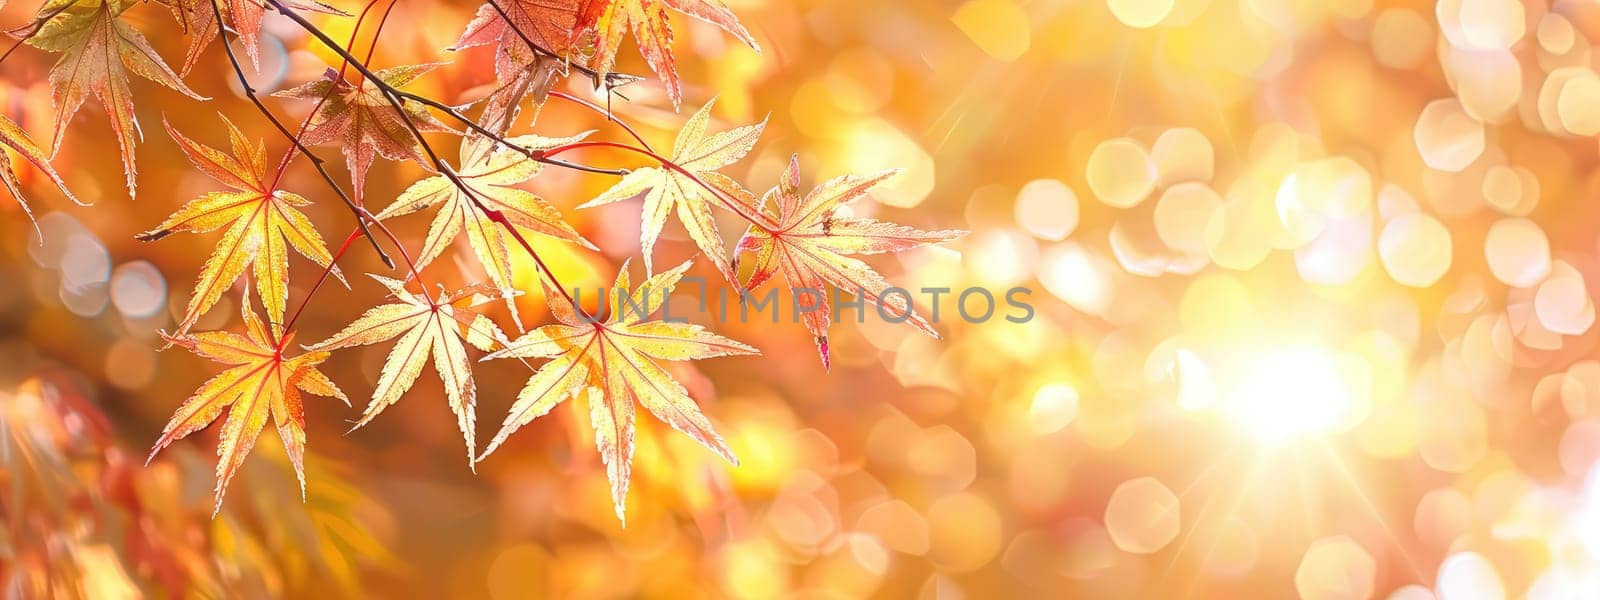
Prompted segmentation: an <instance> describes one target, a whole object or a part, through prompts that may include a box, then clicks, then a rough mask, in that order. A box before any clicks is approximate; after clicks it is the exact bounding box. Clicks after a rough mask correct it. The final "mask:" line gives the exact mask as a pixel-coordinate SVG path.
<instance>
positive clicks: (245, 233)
mask: <svg viewBox="0 0 1600 600" xmlns="http://www.w3.org/2000/svg"><path fill="white" fill-rule="evenodd" d="M223 121H224V122H226V123H227V124H228V131H229V142H230V144H231V146H232V150H233V155H232V156H229V155H227V154H223V153H222V152H220V151H218V150H216V149H214V148H210V147H207V146H204V145H201V144H198V143H196V142H194V141H193V140H190V139H189V138H186V137H184V136H183V134H181V133H178V130H177V129H174V128H173V127H172V124H171V123H166V122H163V123H164V124H165V125H166V127H167V133H168V134H170V135H171V136H172V139H173V140H176V141H177V142H178V148H179V149H181V150H183V153H184V154H185V155H187V156H188V157H189V162H191V163H194V166H195V167H196V168H198V169H200V171H201V172H204V173H205V174H206V175H210V176H211V178H212V179H215V180H217V181H218V182H221V183H222V184H223V185H226V186H228V187H230V188H233V190H234V191H226V192H209V193H207V194H205V195H203V196H200V197H199V198H196V199H194V200H191V201H190V202H189V203H188V204H185V205H184V206H183V208H180V209H178V211H177V212H175V213H172V215H171V216H169V217H167V219H166V220H165V221H162V223H161V225H159V226H157V227H156V228H155V229H152V230H150V231H146V232H144V233H141V234H139V235H137V236H135V237H136V238H138V239H140V240H143V241H146V242H150V241H155V240H159V239H161V238H164V237H166V236H168V235H171V234H172V233H174V232H178V231H188V232H194V233H201V232H206V231H213V230H216V229H221V228H223V227H227V231H225V232H224V233H223V234H222V240H221V241H220V242H219V243H218V244H217V249H216V250H214V251H212V253H211V257H210V258H208V259H206V264H205V267H204V268H202V269H201V270H200V278H199V280H198V281H197V282H195V289H194V295H193V296H191V297H190V298H189V306H188V308H186V309H185V310H184V316H183V322H182V323H181V324H179V325H178V333H180V334H181V333H183V332H186V331H188V330H189V328H190V327H193V326H194V323H195V321H197V320H199V319H200V316H201V315H203V314H205V312H206V311H207V310H210V309H211V306H212V305H214V304H216V303H217V299H218V298H221V297H222V293H223V292H224V291H226V290H227V289H228V287H230V286H232V285H233V282H234V281H236V280H237V279H238V278H239V276H240V275H242V274H244V270H245V267H247V266H251V265H254V266H255V279H256V288H257V289H258V290H259V294H260V296H261V304H262V305H263V306H264V307H266V310H267V319H269V320H270V321H271V322H273V323H281V322H282V321H283V312H284V305H285V304H286V303H287V302H288V298H289V253H288V248H290V247H293V248H294V249H295V251H296V252H299V253H300V254H301V255H302V256H305V257H306V258H309V259H311V260H312V261H313V262H315V263H317V264H318V265H320V266H322V267H325V268H326V267H328V266H329V264H330V263H331V262H332V261H333V257H332V256H331V255H330V254H328V247H327V245H326V244H324V243H323V241H322V236H321V235H320V234H318V233H317V229H316V227H315V226H313V225H312V224H311V220H310V219H308V218H306V216H305V214H304V213H301V212H300V210H299V209H298V208H297V207H301V206H306V205H308V204H310V203H311V201H310V200H306V199H305V198H302V197H300V196H299V195H298V194H294V193H290V192H287V191H284V190H280V189H277V181H276V180H275V179H273V180H270V181H269V178H268V177H267V173H266V164H265V149H264V148H263V147H262V146H261V144H259V143H257V144H254V145H252V144H250V143H249V142H248V141H246V140H245V138H244V134H243V133H242V132H240V131H239V128H237V127H234V125H233V122H231V121H228V120H227V118H223ZM332 269H333V274H334V276H335V277H338V278H339V279H340V280H341V281H343V279H344V276H343V275H342V274H340V272H339V269H338V267H332Z"/></svg>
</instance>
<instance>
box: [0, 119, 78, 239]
mask: <svg viewBox="0 0 1600 600" xmlns="http://www.w3.org/2000/svg"><path fill="white" fill-rule="evenodd" d="M0 144H4V145H5V146H7V147H10V148H11V149H12V150H15V151H16V152H17V155H18V156H21V157H22V160H26V161H28V162H29V163H31V164H33V166H34V167H35V168H37V169H39V171H40V172H43V173H44V174H45V176H46V177H49V178H50V181H51V183H54V184H56V187H57V188H60V189H61V193H62V194H65V195H66V196H67V199H69V200H71V201H73V202H76V203H78V204H79V205H83V206H88V204H87V203H85V202H84V201H82V200H79V199H78V197H77V196H74V195H72V190H69V189H67V182H65V181H62V179H61V174H60V173H56V169H55V167H52V166H50V158H49V157H47V156H45V154H44V150H42V149H40V148H39V145H38V144H35V143H33V138H31V137H28V132H26V131H23V130H22V128H21V127H18V126H17V124H16V122H14V121H12V120H11V119H8V118H6V116H5V115H0ZM0 183H3V184H5V186H6V189H7V190H10V191H11V197H13V198H16V199H17V205H18V206H21V207H22V212H24V213H27V215H28V220H30V221H31V220H33V210H32V209H30V208H28V200H27V198H24V197H23V196H22V184H21V182H19V181H17V174H16V173H13V172H12V171H11V157H10V156H8V155H7V154H6V152H5V150H0Z"/></svg>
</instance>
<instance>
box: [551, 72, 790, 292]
mask: <svg viewBox="0 0 1600 600" xmlns="http://www.w3.org/2000/svg"><path fill="white" fill-rule="evenodd" d="M714 104H716V100H714V99H713V100H712V101H711V102H708V103H706V105H705V106H703V107H701V108H700V110H699V111H697V112H695V113H694V115H693V116H691V117H689V120H688V121H685V122H684V124H683V129H682V130H680V131H679V132H678V137H677V139H676V140H675V141H674V143H673V145H672V162H673V163H674V164H676V165H678V166H679V167H681V168H682V169H683V170H684V171H687V172H688V173H692V174H693V175H694V177H698V178H700V180H701V181H704V182H706V183H708V184H710V185H712V186H714V187H717V188H719V189H720V188H727V187H731V186H732V185H733V183H732V180H731V179H729V178H728V177H727V176H725V175H722V174H721V173H717V172H716V171H717V169H721V168H723V167H726V166H728V165H730V164H733V163H734V162H737V161H738V160H739V159H742V158H744V156H745V155H746V154H749V153H750V150H751V149H752V148H754V147H755V145H756V140H757V139H759V138H760V137H761V132H762V131H763V130H764V129H766V125H767V122H766V121H765V120H763V121H762V122H760V123H757V124H754V125H746V126H743V127H736V128H734V129H730V130H728V131H724V132H721V133H716V134H711V135H707V134H706V125H707V123H708V122H709V121H710V119H711V107H712V106H713V105H714ZM641 193H643V194H645V196H644V208H643V213H644V216H643V217H642V218H641V223H640V227H639V247H640V252H641V253H642V254H643V255H644V266H645V271H646V272H654V268H653V265H652V264H651V254H652V253H653V251H654V249H655V245H656V240H657V239H658V238H660V237H661V228H662V227H663V226H665V225H666V223H667V214H668V213H670V212H673V210H674V209H676V211H677V213H678V220H679V221H682V222H683V227H684V229H686V230H688V232H689V238H690V239H693V240H694V243H695V245H696V246H698V247H699V248H700V250H701V251H702V252H704V253H705V255H706V258H709V259H711V264H712V265H713V266H715V267H716V268H717V271H719V272H721V273H722V276H723V277H724V278H726V279H727V280H728V281H730V282H732V281H734V277H733V269H732V267H731V265H730V264H729V262H728V257H727V256H726V254H727V250H726V249H725V248H723V245H722V236H721V234H719V233H717V222H716V219H715V218H713V217H712V214H711V200H712V199H713V197H712V196H711V195H710V194H711V192H709V191H707V190H706V189H705V188H704V187H702V186H701V185H700V183H697V182H696V181H695V180H694V179H692V178H691V177H690V176H689V175H688V174H685V173H683V172H680V171H678V170H676V169H671V168H668V167H664V166H663V167H647V168H642V169H638V170H635V171H633V172H631V173H629V174H628V175H627V176H625V177H623V178H622V181H618V182H617V184H616V185H614V186H611V189H608V190H606V191H605V192H604V193H602V194H600V196H599V197H597V198H595V199H593V200H590V201H588V202H585V203H583V204H582V205H580V206H578V208H580V209H583V208H589V207H592V206H600V205H602V204H610V203H612V202H617V201H620V200H627V199H629V198H632V197H634V196H638V195H639V194H641Z"/></svg>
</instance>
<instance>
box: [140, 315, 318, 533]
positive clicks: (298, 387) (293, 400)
mask: <svg viewBox="0 0 1600 600" xmlns="http://www.w3.org/2000/svg"><path fill="white" fill-rule="evenodd" d="M240 314H241V315H242V316H243V319H244V325H245V334H244V335H239V334H237V333H232V332H226V331H207V332H202V333H196V334H180V335H175V336H168V337H167V341H169V342H172V343H173V344H174V345H178V346H182V347H184V348H187V349H189V351H190V352H194V353H195V354H198V355H200V356H202V357H205V358H207V359H210V360H214V361H217V362H220V363H223V364H226V365H230V368H229V369H228V370H226V371H223V372H222V373H219V374H218V375H217V376H216V377H212V378H211V379H210V380H209V381H206V382H205V383H204V384H201V386H200V389H198V390H195V393H194V395H192V396H190V397H189V399H188V400H186V401H184V403H183V405H182V406H179V407H178V410H177V412H176V413H173V415H172V420H171V421H169V422H167V426H166V428H165V429H163V430H162V432H161V438H160V439H158V440H156V445H155V448H153V449H151V451H150V457H151V458H154V457H155V455H156V453H158V452H160V451H161V449H162V448H166V447H167V446H168V445H170V444H172V442H174V441H177V440H179V439H182V438H184V437H186V436H188V435H189V434H191V433H194V432H196V431H199V430H201V429H205V428H206V426H208V425H210V424H211V423H212V422H213V421H216V420H217V418H218V417H220V416H222V413H223V411H227V412H228V419H227V421H225V422H224V423H223V424H222V433H221V435H220V436H219V440H218V443H217V457H218V461H217V489H216V508H215V510H219V511H220V510H221V509H222V497H223V496H224V495H225V494H226V493H227V491H228V482H229V481H231V480H232V479H233V475H234V473H235V472H237V471H238V469H239V465H241V464H243V463H244V458H245V456H246V455H248V454H249V453H250V449H251V448H253V447H255V443H256V437H257V436H259V435H260V434H261V430H262V429H263V428H265V427H266V424H267V420H268V418H269V417H270V418H271V420H272V422H273V423H274V424H275V426H276V427H277V429H278V435H279V437H281V438H282V439H283V446H284V448H285V449H286V450H287V451H288V454H289V460H290V462H291V463H292V464H293V465H294V470H295V475H296V477H297V478H299V480H300V493H301V496H302V497H303V496H304V495H305V485H306V480H305V471H304V467H303V460H304V456H305V443H306V431H305V407H304V406H303V405H302V404H301V398H300V393H301V392H310V393H313V394H318V395H326V396H331V397H334V398H338V399H340V400H344V401H345V403H346V404H349V402H350V400H349V399H348V398H346V397H345V395H344V393H343V392H341V391H339V388H338V387H337V386H334V385H333V382H332V381H330V380H328V377H327V376H326V375H324V374H322V373H321V372H320V371H318V370H317V369H316V366H317V365H318V364H321V363H322V361H324V360H327V359H328V353H327V352H307V353H305V354H301V355H300V356H297V357H294V358H287V357H285V356H284V352H283V350H284V349H285V348H287V347H288V344H289V339H287V338H286V337H285V336H284V334H283V332H281V331H279V330H278V328H277V327H275V326H273V327H269V326H268V325H267V324H265V323H263V322H262V321H261V318H260V317H257V316H256V315H255V311H254V310H253V309H251V308H250V301H249V298H248V296H247V297H246V298H244V299H243V300H241V302H240ZM290 337H292V335H291V336H290Z"/></svg>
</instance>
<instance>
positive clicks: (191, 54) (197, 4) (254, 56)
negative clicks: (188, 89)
mask: <svg viewBox="0 0 1600 600" xmlns="http://www.w3.org/2000/svg"><path fill="white" fill-rule="evenodd" d="M157 1H158V2H161V3H162V4H166V5H167V8H168V9H170V10H171V11H172V16H173V18H175V19H177V20H178V23H179V24H181V25H183V28H184V31H185V32H186V33H188V34H189V49H188V50H187V51H185V52H184V57H183V68H182V69H181V70H180V71H179V72H180V73H181V74H183V75H184V76H188V75H189V70H190V69H193V68H194V65H195V63H196V62H199V60H200V56H201V55H202V54H204V53H205V51H206V48H208V47H210V46H211V42H214V41H216V39H217V35H218V33H220V31H219V28H218V27H217V12H218V11H220V12H221V13H222V19H223V21H224V24H225V25H226V27H227V28H228V29H229V30H232V31H234V32H236V33H238V35H239V41H240V45H242V46H244V52H245V54H246V55H248V56H249V57H250V66H252V67H254V68H255V69H256V70H257V71H260V70H261V21H262V19H263V18H264V17H265V16H266V9H267V6H266V4H265V3H262V2H259V1H257V0H222V4H221V5H219V6H218V7H216V8H215V9H213V8H212V6H211V3H212V0H157ZM283 4H284V6H288V7H290V8H293V9H296V10H304V11H311V12H319V13H323V14H330V15H340V16H346V17H348V16H350V14H349V13H346V12H344V11H342V10H339V9H337V8H334V7H332V6H328V5H326V4H323V3H321V2H315V1H309V2H301V1H297V0H285V1H284V3H283Z"/></svg>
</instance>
